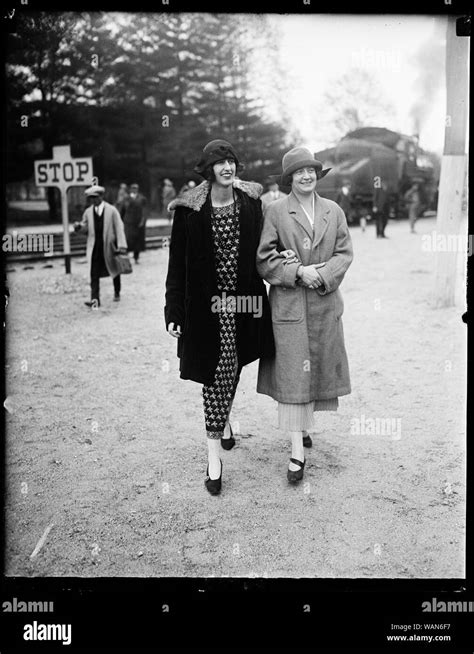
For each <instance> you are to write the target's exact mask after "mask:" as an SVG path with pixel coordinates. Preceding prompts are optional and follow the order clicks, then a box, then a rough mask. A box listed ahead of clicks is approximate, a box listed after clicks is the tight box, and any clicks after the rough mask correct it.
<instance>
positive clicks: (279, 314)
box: [270, 286, 303, 323]
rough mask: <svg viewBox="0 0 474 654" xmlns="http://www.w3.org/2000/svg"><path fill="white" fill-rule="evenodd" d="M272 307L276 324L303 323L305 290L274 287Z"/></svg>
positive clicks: (271, 298)
mask: <svg viewBox="0 0 474 654" xmlns="http://www.w3.org/2000/svg"><path fill="white" fill-rule="evenodd" d="M270 305H271V308H272V321H273V322H274V323H288V322H302V320H303V289H301V288H285V287H283V286H272V288H271V294H270Z"/></svg>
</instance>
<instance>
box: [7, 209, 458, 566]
mask: <svg viewBox="0 0 474 654" xmlns="http://www.w3.org/2000/svg"><path fill="white" fill-rule="evenodd" d="M433 229H435V220H434V219H424V220H422V221H420V222H419V227H418V230H419V234H418V235H416V236H414V235H411V234H409V232H408V225H407V223H406V222H401V223H393V222H390V223H389V226H388V229H387V233H388V235H389V237H390V238H389V239H387V240H376V239H375V236H374V228H373V227H372V226H370V227H369V228H368V230H367V231H366V232H365V233H362V232H361V231H360V229H359V228H353V230H352V234H353V239H354V247H355V260H354V263H353V265H352V267H351V269H350V270H349V272H348V275H347V278H346V280H345V281H344V283H343V286H342V289H341V290H342V293H343V296H344V300H345V314H344V329H345V335H346V345H347V350H348V355H349V364H350V368H351V376H352V384H353V392H352V394H351V395H350V396H347V397H345V398H342V399H341V401H340V409H339V411H338V412H337V414H318V423H319V424H318V428H317V433H316V434H315V435H314V436H313V441H314V446H313V449H312V450H311V451H310V452H308V453H307V456H308V464H307V468H306V472H305V478H304V481H303V482H302V483H301V484H300V485H298V486H296V487H292V486H289V485H288V483H287V481H286V468H287V464H288V458H289V444H288V442H287V439H286V437H285V435H284V434H282V433H280V432H279V431H278V429H277V428H276V420H277V415H276V414H277V411H276V403H275V402H273V400H272V399H271V398H268V397H266V396H262V395H257V394H256V393H255V386H256V374H257V365H256V364H252V365H250V366H248V367H247V368H245V369H244V371H243V373H242V378H241V383H240V386H239V389H238V393H237V396H236V400H235V403H234V410H233V424H234V431H235V432H236V433H237V446H236V447H235V448H234V449H233V450H232V451H230V452H225V451H223V454H222V458H223V461H224V469H223V472H224V476H223V491H222V494H221V495H220V496H218V497H211V496H210V495H208V493H207V492H206V490H205V488H204V483H203V481H204V476H205V468H206V444H205V435H204V425H203V415H202V408H201V406H202V404H201V403H202V398H201V387H200V386H199V385H198V384H195V383H193V382H189V381H183V380H180V379H179V376H178V360H177V358H176V356H175V346H176V343H175V341H174V340H173V339H171V337H169V336H168V335H167V334H166V332H165V330H164V324H163V300H164V278H165V274H166V267H167V258H168V253H167V251H166V250H164V251H163V250H155V251H149V252H146V253H145V254H144V255H143V261H142V263H141V264H140V265H139V266H137V267H135V270H134V273H133V274H132V275H130V276H128V277H126V278H124V279H123V291H122V293H123V299H122V302H121V303H119V304H115V303H113V302H112V283H111V281H110V279H105V280H102V298H103V307H102V308H101V310H100V311H98V312H91V311H89V310H88V309H87V308H86V307H85V306H84V305H83V300H85V299H87V297H88V278H87V270H86V265H85V264H84V263H82V264H81V263H79V262H78V261H76V260H75V261H73V264H72V275H70V276H66V275H65V274H64V272H63V266H62V264H61V263H60V262H56V263H55V265H54V268H53V269H43V268H42V267H41V265H40V264H38V265H35V267H34V270H22V269H21V268H18V267H17V269H16V271H15V272H10V273H9V274H8V281H9V285H10V292H11V298H10V304H9V307H8V310H7V320H8V323H7V352H6V358H7V391H8V400H7V403H6V407H7V409H8V412H7V451H6V464H7V471H6V473H7V489H8V492H7V498H6V509H7V514H6V515H7V523H6V527H7V531H6V574H7V575H19V576H63V575H68V576H146V577H148V576H153V577H155V576H156V577H164V576H199V577H208V576H209V577H210V576H243V577H253V576H255V577H265V576H268V577H389V578H391V577H402V578H403V577H404V578H428V577H463V576H464V511H465V486H464V481H465V433H464V414H465V402H466V398H465V385H466V378H465V365H466V363H465V350H466V333H465V332H466V329H465V325H464V324H463V323H462V321H461V315H462V313H463V311H464V304H463V299H462V281H461V280H460V284H459V286H460V289H461V290H460V294H459V301H458V304H457V307H456V308H454V309H442V310H439V309H438V310H437V309H434V308H433V304H432V296H431V293H432V290H433V274H432V273H433V271H434V262H435V255H434V254H433V253H431V252H425V251H424V250H423V248H422V234H423V233H425V234H427V233H429V232H431V230H433ZM460 276H462V263H461V264H460ZM377 421H378V422H377ZM381 421H382V422H381ZM383 427H385V428H383ZM374 432H375V433H374ZM48 528H50V529H49V531H48V532H47V534H46V538H45V539H44V544H43V545H42V547H41V548H40V549H39V552H38V553H37V554H36V555H35V556H33V557H31V554H32V553H33V550H34V549H35V546H36V545H37V543H38V541H39V540H40V538H41V537H42V535H43V534H44V533H45V530H47V529H48Z"/></svg>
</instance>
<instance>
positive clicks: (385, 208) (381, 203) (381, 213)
mask: <svg viewBox="0 0 474 654" xmlns="http://www.w3.org/2000/svg"><path fill="white" fill-rule="evenodd" d="M388 212H389V195H388V186H387V183H386V182H385V181H382V182H381V184H380V186H377V187H376V188H374V193H373V206H372V215H373V216H374V218H375V235H376V237H377V238H387V237H386V236H385V227H386V226H387V223H388Z"/></svg>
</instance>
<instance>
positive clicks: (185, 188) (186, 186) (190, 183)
mask: <svg viewBox="0 0 474 654" xmlns="http://www.w3.org/2000/svg"><path fill="white" fill-rule="evenodd" d="M195 186H196V182H195V181H194V180H192V179H190V180H188V181H187V182H186V184H183V186H182V187H181V188H180V191H179V193H178V195H183V194H184V193H187V192H188V191H190V190H191V189H193V188H195Z"/></svg>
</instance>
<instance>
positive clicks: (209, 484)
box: [204, 459, 223, 495]
mask: <svg viewBox="0 0 474 654" xmlns="http://www.w3.org/2000/svg"><path fill="white" fill-rule="evenodd" d="M219 461H220V462H221V474H220V476H219V478H218V479H211V478H210V477H209V466H207V470H206V475H207V476H206V479H205V480H204V485H205V486H206V488H207V490H208V491H209V493H210V494H211V495H219V493H220V492H221V487H222V468H223V466H222V461H221V460H220V459H219Z"/></svg>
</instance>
